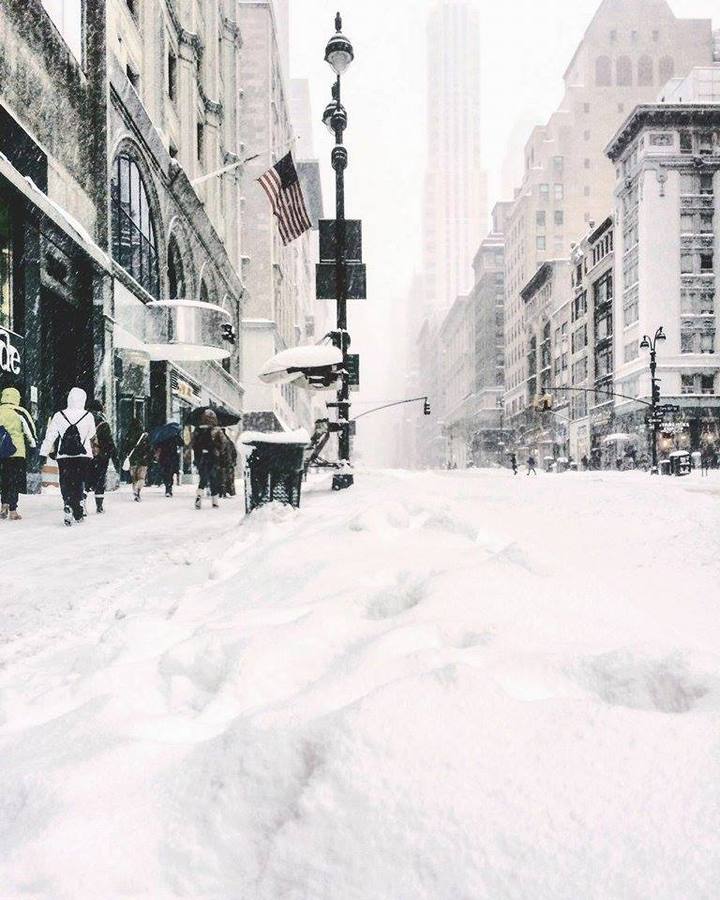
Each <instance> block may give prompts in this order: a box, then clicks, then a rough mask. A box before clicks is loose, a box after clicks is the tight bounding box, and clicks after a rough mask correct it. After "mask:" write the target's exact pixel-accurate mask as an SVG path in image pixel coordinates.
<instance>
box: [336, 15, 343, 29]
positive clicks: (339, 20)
mask: <svg viewBox="0 0 720 900" xmlns="http://www.w3.org/2000/svg"><path fill="white" fill-rule="evenodd" d="M335 31H337V33H338V34H340V32H341V31H342V16H341V15H340V13H339V12H338V14H337V15H336V16H335Z"/></svg>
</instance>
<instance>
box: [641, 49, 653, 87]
mask: <svg viewBox="0 0 720 900" xmlns="http://www.w3.org/2000/svg"><path fill="white" fill-rule="evenodd" d="M637 83H638V85H639V86H640V87H647V86H648V85H651V84H652V83H653V61H652V57H650V56H641V57H640V61H639V62H638V81H637Z"/></svg>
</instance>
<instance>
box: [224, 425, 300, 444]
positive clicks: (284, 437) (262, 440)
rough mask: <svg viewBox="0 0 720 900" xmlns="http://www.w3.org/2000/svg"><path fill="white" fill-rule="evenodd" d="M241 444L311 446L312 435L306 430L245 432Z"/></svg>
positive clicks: (241, 436)
mask: <svg viewBox="0 0 720 900" xmlns="http://www.w3.org/2000/svg"><path fill="white" fill-rule="evenodd" d="M240 443H241V444H303V445H304V444H309V443H310V435H309V434H308V433H307V431H306V430H305V429H304V428H298V429H297V430H296V431H243V433H242V434H241V435H240Z"/></svg>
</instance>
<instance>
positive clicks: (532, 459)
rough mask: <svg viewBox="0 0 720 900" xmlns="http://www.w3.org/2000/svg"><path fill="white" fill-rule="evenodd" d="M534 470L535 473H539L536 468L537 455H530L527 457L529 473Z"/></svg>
mask: <svg viewBox="0 0 720 900" xmlns="http://www.w3.org/2000/svg"><path fill="white" fill-rule="evenodd" d="M531 472H532V474H533V475H537V471H536V469H535V457H534V456H528V458H527V474H528V475H529V474H530V473H531Z"/></svg>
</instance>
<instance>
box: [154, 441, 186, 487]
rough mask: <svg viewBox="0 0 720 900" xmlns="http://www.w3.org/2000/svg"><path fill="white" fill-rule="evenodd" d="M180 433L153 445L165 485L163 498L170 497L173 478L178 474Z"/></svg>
mask: <svg viewBox="0 0 720 900" xmlns="http://www.w3.org/2000/svg"><path fill="white" fill-rule="evenodd" d="M183 446H184V445H183V439H182V435H181V434H180V432H178V433H177V434H174V435H173V436H172V437H169V438H167V440H164V441H161V442H160V443H159V444H156V445H155V453H156V456H157V461H158V464H159V466H160V471H161V473H162V479H163V484H164V485H165V496H166V497H172V495H173V483H174V481H175V476H176V475H178V474H179V472H180V449H181V448H182V447H183Z"/></svg>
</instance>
